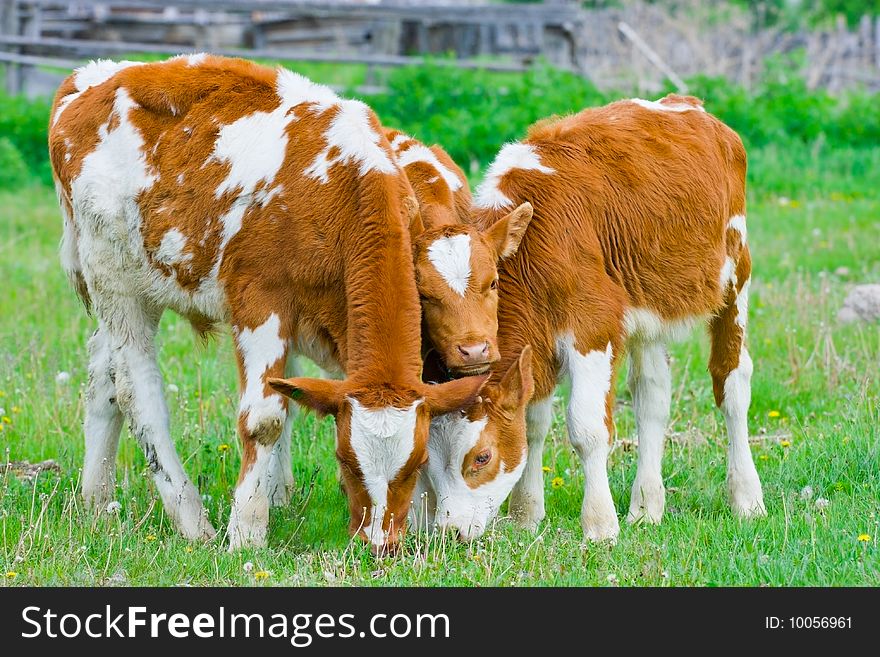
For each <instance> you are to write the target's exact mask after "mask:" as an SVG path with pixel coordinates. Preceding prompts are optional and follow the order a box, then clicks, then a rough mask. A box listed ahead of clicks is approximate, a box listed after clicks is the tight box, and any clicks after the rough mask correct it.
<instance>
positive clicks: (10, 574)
mask: <svg viewBox="0 0 880 657" xmlns="http://www.w3.org/2000/svg"><path fill="white" fill-rule="evenodd" d="M16 577H18V573H17V572H15V571H14V570H10V571H8V572H7V573H6V579H15V578H16Z"/></svg>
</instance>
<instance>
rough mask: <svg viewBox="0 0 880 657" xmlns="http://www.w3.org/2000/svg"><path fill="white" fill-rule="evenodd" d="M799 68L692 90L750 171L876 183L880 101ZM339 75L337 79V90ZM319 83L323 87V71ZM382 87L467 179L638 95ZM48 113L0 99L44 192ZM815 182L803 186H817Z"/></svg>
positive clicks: (379, 98)
mask: <svg viewBox="0 0 880 657" xmlns="http://www.w3.org/2000/svg"><path fill="white" fill-rule="evenodd" d="M801 63H802V62H800V61H799V59H798V58H797V57H794V58H792V57H788V58H784V59H783V58H779V59H774V60H771V61H770V62H768V64H767V66H766V72H765V75H764V76H763V78H762V79H761V80H759V81H758V82H757V83H756V84H755V86H754V87H753V88H752V89H751V90H746V89H744V88H743V87H741V86H737V85H734V84H731V83H730V82H729V81H727V80H725V79H722V78H711V77H695V78H693V79H691V80H689V81H688V84H689V86H690V92H691V93H692V94H694V95H695V96H699V97H701V98H702V99H703V100H704V101H705V104H706V108H707V109H708V110H709V111H710V112H712V113H713V114H715V115H716V116H718V117H719V118H720V119H722V120H723V121H725V122H726V123H727V124H728V125H730V126H731V127H732V128H733V129H734V130H736V131H737V132H739V134H740V135H742V137H743V141H744V142H745V143H746V146H747V147H748V148H749V150H750V152H752V153H753V157H752V160H753V168H754V167H757V169H760V168H761V167H762V165H761V164H760V163H757V164H755V162H756V160H755V158H754V154H755V153H756V151H757V150H767V153H771V154H773V155H772V156H768V157H769V159H768V160H767V161H768V162H769V161H771V160H773V161H776V163H777V164H779V165H780V166H783V165H784V166H803V167H806V170H808V171H810V172H812V173H811V174H809V176H813V175H814V174H815V176H819V175H820V174H821V171H822V170H823V169H827V167H824V166H823V161H824V160H827V159H828V158H829V157H831V155H832V154H834V153H836V152H837V151H840V152H842V153H846V154H847V155H846V157H845V158H844V159H842V160H840V161H836V160H835V162H834V165H833V168H834V170H836V171H837V170H839V171H841V172H842V171H844V170H849V172H850V173H851V174H852V175H860V174H859V172H862V174H864V176H867V177H871V176H873V175H874V174H873V173H872V171H873V169H871V166H873V164H875V162H874V159H872V158H873V156H872V155H865V153H864V151H866V150H874V149H876V147H877V146H878V145H880V102H878V101H880V95H878V94H870V93H867V92H864V91H853V92H849V93H845V94H842V95H839V96H832V95H830V94H828V93H827V92H825V91H823V90H811V89H808V88H807V86H806V84H805V83H804V81H803V78H802V77H801V76H800V75H799V74H798V68H799V66H800V65H801ZM297 68H298V67H297ZM343 68H344V67H343ZM358 71H359V72H362V71H361V69H358ZM343 72H344V71H343ZM339 74H340V72H339V71H337V72H336V74H334V76H333V79H334V80H336V81H337V82H338V80H339ZM328 75H329V74H328ZM314 77H315V78H316V79H317V81H321V82H323V81H325V79H324V77H322V76H321V75H319V74H318V72H317V71H316V72H315V75H314ZM385 84H386V87H387V91H386V92H384V93H381V94H378V95H372V96H368V97H365V100H366V101H367V102H368V103H369V104H370V105H371V106H372V107H373V108H374V109H375V110H376V111H377V113H378V114H379V116H380V117H381V119H382V121H383V123H385V124H386V125H389V126H392V127H395V128H399V129H401V130H404V131H406V132H408V133H410V134H412V135H413V136H414V137H417V138H419V139H422V140H423V141H426V142H428V143H438V144H442V145H443V147H444V148H446V149H447V150H448V151H449V153H450V155H452V157H453V158H454V159H455V160H456V161H457V162H458V163H459V164H460V165H462V167H464V168H465V170H466V171H469V172H470V174H471V175H475V174H477V172H478V171H479V170H480V168H482V167H484V166H485V165H486V164H488V163H489V162H490V161H491V160H492V158H493V157H494V155H495V153H497V152H498V149H499V148H500V147H501V146H502V145H503V144H504V143H505V142H509V141H512V140H517V139H521V138H522V137H523V136H524V135H525V132H526V128H527V127H528V126H529V125H530V124H532V123H534V122H535V121H536V120H538V119H540V118H543V117H547V116H551V115H554V114H566V113H570V112H576V111H578V110H580V109H583V108H584V107H592V106H597V105H602V104H604V103H607V102H610V101H611V100H614V99H616V98H625V97H629V96H632V95H634V94H632V93H630V92H621V91H618V92H603V91H599V90H598V89H596V87H595V86H594V85H593V84H592V83H591V82H590V81H589V80H586V79H584V78H582V77H579V76H577V75H574V74H572V73H567V72H564V71H559V70H556V69H553V68H551V67H549V66H538V67H535V68H534V69H532V70H530V71H528V72H526V73H523V74H519V73H494V72H489V71H485V70H465V69H458V68H455V67H451V66H444V65H443V62H436V61H435V62H429V63H427V64H425V65H423V66H413V67H405V68H399V69H395V70H392V71H389V72H388V73H387V74H386V75H385ZM49 109H50V104H49V101H48V100H45V99H43V100H28V99H25V98H11V97H8V96H4V95H2V94H0V136H2V137H3V138H5V139H6V140H8V143H7V144H6V146H4V149H5V151H9V146H13V147H14V148H15V149H16V151H17V153H18V154H19V160H22V159H23V161H24V163H25V165H26V167H27V169H28V170H29V171H30V174H31V176H32V177H33V178H35V179H38V180H41V181H44V182H47V183H49V182H51V172H50V168H49V164H48V153H47V148H46V132H47V126H48V122H49ZM4 157H6V159H9V158H13V159H15V158H14V156H12V155H5V156H4ZM817 158H818V159H817ZM19 160H15V161H19ZM783 160H784V162H783ZM14 166H15V165H13V167H14ZM757 169H755V170H757ZM16 170H17V169H16ZM798 170H800V169H798ZM14 175H18V174H14ZM775 176H781V177H780V178H779V179H778V180H777V179H776V178H775ZM809 176H808V177H807V178H804V180H808V179H811V180H812V179H815V180H818V179H819V178H816V177H814V178H810V177H809ZM6 178H8V176H6ZM6 178H4V180H5V179H6ZM791 178H792V176H791V175H790V172H788V171H785V170H784V169H783V170H780V171H778V172H777V171H775V170H773V169H772V167H766V168H765V170H764V171H763V172H762V178H761V180H762V181H764V182H770V181H773V182H772V184H771V185H770V187H773V188H779V189H782V188H788V186H790V184H791ZM2 184H7V185H8V184H10V183H2ZM13 184H14V183H13ZM780 193H781V192H780Z"/></svg>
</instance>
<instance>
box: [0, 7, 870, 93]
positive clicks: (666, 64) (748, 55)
mask: <svg viewBox="0 0 880 657" xmlns="http://www.w3.org/2000/svg"><path fill="white" fill-rule="evenodd" d="M444 1H445V4H442V3H444ZM462 1H464V0H462ZM680 2H682V3H685V4H686V3H687V2H692V3H693V5H694V12H690V13H691V14H699V12H700V11H702V10H703V9H704V8H705V5H706V3H700V2H698V0H680ZM451 4H452V6H450V5H451ZM580 4H581V3H580V2H573V1H568V0H548V2H547V3H546V4H540V5H516V4H514V5H511V4H506V5H502V4H474V3H470V4H455V0H428V1H427V2H416V1H415V0H410V1H409V2H407V1H405V0H396V1H395V0H383V1H382V2H381V3H380V4H364V3H353V2H352V1H351V0H350V1H349V2H344V1H342V0H336V1H334V2H319V1H312V2H306V1H304V0H238V1H231V0H169V1H168V2H159V1H154V0H105V1H103V2H91V1H88V0H79V1H74V0H0V62H2V66H3V67H4V68H5V71H6V76H5V81H6V88H7V90H8V91H9V92H11V93H22V92H25V93H29V94H32V95H33V94H39V93H44V94H45V93H51V91H52V84H53V79H52V77H51V74H49V73H47V72H46V71H45V70H41V69H44V68H46V67H48V68H56V69H69V68H71V67H74V66H76V65H78V64H80V63H82V62H84V61H86V60H88V59H91V58H96V57H108V56H120V55H125V54H134V53H153V54H178V53H191V52H200V51H209V52H214V53H217V54H222V55H230V56H240V57H252V58H259V59H273V60H281V61H285V60H286V61H301V62H323V63H339V64H352V63H357V64H366V66H367V83H368V85H372V86H369V89H372V90H375V84H374V83H375V81H376V75H375V70H376V69H379V68H389V67H398V66H407V65H419V64H423V63H424V62H425V61H426V59H425V56H431V55H438V54H443V53H448V52H452V53H454V54H455V56H456V58H455V59H444V58H437V59H432V61H434V62H435V63H437V64H438V65H441V66H455V67H460V68H484V69H488V70H492V71H511V72H518V71H525V70H527V69H529V68H530V67H532V66H533V65H534V63H535V61H537V60H538V59H542V60H545V61H547V62H549V63H550V64H551V65H553V66H556V67H558V68H561V69H565V70H569V71H574V72H577V73H579V74H581V75H584V76H585V77H589V78H590V79H591V80H592V81H593V82H594V83H596V84H597V85H598V86H600V87H618V88H638V89H640V90H641V91H642V92H643V93H648V94H650V93H652V92H654V91H657V90H659V89H660V88H661V87H662V86H665V82H666V81H671V82H672V83H673V85H674V86H675V87H677V88H678V89H680V90H682V91H684V90H685V89H686V86H685V84H684V82H683V81H682V80H683V79H684V78H686V77H687V76H690V75H695V74H697V73H704V74H708V75H717V76H725V77H727V78H728V79H730V80H732V81H735V82H737V83H739V84H742V85H744V86H746V87H748V86H750V85H752V84H753V83H754V82H755V81H756V80H758V79H759V78H760V76H761V72H762V69H763V62H764V61H765V60H766V59H767V58H768V57H769V56H772V55H776V54H786V53H790V52H792V51H794V50H799V49H800V50H803V51H804V53H805V64H804V70H803V75H804V76H805V78H806V80H807V84H808V85H809V86H810V87H811V88H814V87H824V88H827V89H829V90H831V91H838V90H839V89H842V88H845V87H848V86H853V85H861V86H863V87H866V88H868V89H871V90H880V17H869V16H865V17H863V18H862V20H861V22H860V23H859V25H858V27H857V28H856V29H855V30H850V29H847V27H846V25H845V23H844V22H843V21H842V20H841V21H839V22H838V23H837V24H836V25H835V26H833V27H831V28H826V29H824V30H814V31H807V30H801V31H795V32H785V31H782V30H779V29H772V28H770V29H764V30H759V31H755V30H754V29H753V28H752V25H751V23H750V21H749V20H748V17H747V15H745V14H742V15H737V14H732V18H731V19H730V20H727V21H723V22H722V21H717V20H716V21H711V20H703V21H702V22H700V19H697V18H693V19H692V18H686V17H684V16H686V14H687V12H683V13H679V14H678V15H676V16H672V15H669V14H666V13H664V11H663V10H662V9H661V8H659V7H658V6H656V5H653V4H638V3H627V4H626V5H625V6H624V7H623V8H615V9H601V10H585V9H582V8H581V7H580ZM702 15H704V16H705V11H703V14H702ZM412 53H416V54H415V55H413V54H412ZM57 81H58V80H57V76H56V79H55V80H54V83H55V84H57Z"/></svg>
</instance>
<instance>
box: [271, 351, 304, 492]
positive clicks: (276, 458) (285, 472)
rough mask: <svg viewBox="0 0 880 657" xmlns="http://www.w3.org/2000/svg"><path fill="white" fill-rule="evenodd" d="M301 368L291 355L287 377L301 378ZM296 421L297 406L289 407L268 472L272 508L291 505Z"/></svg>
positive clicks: (285, 371)
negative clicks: (294, 423)
mask: <svg viewBox="0 0 880 657" xmlns="http://www.w3.org/2000/svg"><path fill="white" fill-rule="evenodd" d="M301 369H302V368H301V367H300V365H299V363H298V362H297V360H296V357H295V356H294V355H293V354H292V353H291V354H290V355H288V357H287V365H286V367H285V368H284V376H285V377H288V378H289V377H294V376H301V375H302V372H301ZM294 419H296V408H295V405H288V407H287V417H286V419H285V420H284V426H283V427H282V429H281V436H280V437H279V438H278V441H277V442H276V443H275V447H274V448H273V449H272V454H271V455H270V457H269V470H268V485H267V488H268V491H269V492H268V494H269V505H270V506H287V505H288V504H289V503H290V495H291V493H292V492H293V483H294V482H293V472H292V471H291V468H290V466H291V463H290V434H291V431H292V430H293V421H294Z"/></svg>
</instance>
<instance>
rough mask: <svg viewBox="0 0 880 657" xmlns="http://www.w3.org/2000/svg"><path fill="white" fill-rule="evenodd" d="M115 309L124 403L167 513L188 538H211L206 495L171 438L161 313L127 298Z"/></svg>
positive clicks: (118, 372)
mask: <svg viewBox="0 0 880 657" xmlns="http://www.w3.org/2000/svg"><path fill="white" fill-rule="evenodd" d="M116 308H117V310H118V311H120V312H117V313H115V317H116V323H115V325H114V326H113V328H112V329H111V341H112V344H113V365H114V368H115V372H116V391H117V401H118V403H119V407H120V409H121V410H122V412H124V413H125V415H126V416H127V417H128V420H129V424H130V427H131V432H132V434H133V435H134V436H135V438H136V439H137V441H138V443H139V444H140V446H141V449H143V451H144V456H146V459H147V464H148V465H149V468H150V472H152V474H153V482H154V483H155V485H156V489H157V490H158V491H159V495H160V496H161V497H162V502H163V504H164V506H165V512H166V513H168V515H169V516H171V519H172V520H173V521H174V524H175V525H176V526H177V528H178V529H179V530H180V532H181V533H182V534H183V535H184V536H185V537H186V538H193V539H194V538H201V539H209V538H212V537H213V536H214V533H215V532H214V528H213V527H212V526H211V523H210V522H209V521H208V517H207V515H206V514H205V509H204V506H203V505H202V498H201V497H200V496H199V492H198V490H196V487H195V486H194V485H193V483H192V482H191V481H190V479H189V477H187V476H186V472H184V470H183V465H182V464H181V462H180V458H179V457H178V455H177V451H176V450H175V447H174V443H173V441H172V440H171V432H170V427H169V420H168V407H167V405H166V403H165V394H164V390H163V388H164V386H163V383H162V373H161V372H160V371H159V366H158V363H157V362H156V346H155V342H154V338H155V334H156V329H157V326H158V321H159V313H150V312H146V311H145V310H143V309H142V308H140V307H137V306H136V305H135V304H126V303H124V302H123V303H118V304H117V305H116ZM123 309H124V312H123V311H122V310H123ZM121 318H124V319H121Z"/></svg>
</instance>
